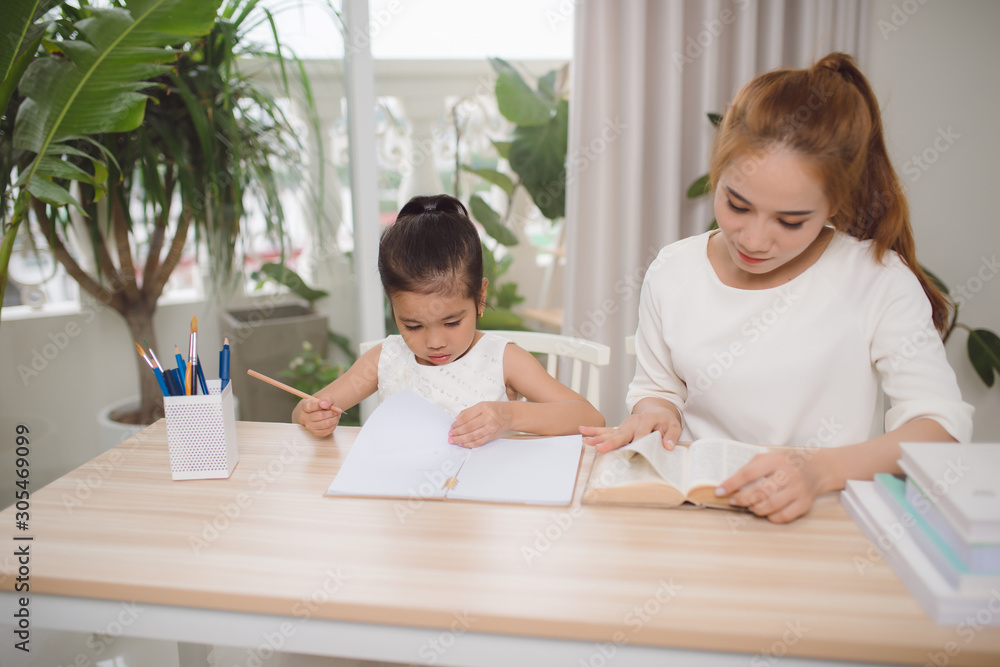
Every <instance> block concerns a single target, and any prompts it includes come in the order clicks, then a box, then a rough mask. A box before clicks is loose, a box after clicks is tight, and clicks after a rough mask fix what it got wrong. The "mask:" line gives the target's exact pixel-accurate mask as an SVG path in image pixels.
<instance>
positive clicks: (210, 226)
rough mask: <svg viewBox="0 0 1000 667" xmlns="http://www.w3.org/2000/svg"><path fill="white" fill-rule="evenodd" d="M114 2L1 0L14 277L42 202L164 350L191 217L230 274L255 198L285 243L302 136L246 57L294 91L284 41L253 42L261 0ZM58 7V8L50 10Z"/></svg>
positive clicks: (75, 269)
mask: <svg viewBox="0 0 1000 667" xmlns="http://www.w3.org/2000/svg"><path fill="white" fill-rule="evenodd" d="M108 4H110V6H106V7H95V6H92V5H91V4H90V2H89V1H88V0H67V1H63V2H57V0H4V2H3V7H2V8H0V20H2V22H3V25H4V28H5V31H7V32H8V33H9V35H10V37H11V39H10V40H9V43H6V44H4V45H3V46H2V47H0V72H2V73H3V75H4V79H3V82H2V83H0V102H4V103H5V106H4V108H3V110H2V111H0V186H2V188H0V213H2V215H3V222H4V242H3V244H2V245H0V285H3V284H4V283H5V282H6V274H7V261H8V259H9V251H10V244H11V243H12V242H13V238H14V235H15V234H16V233H17V229H18V227H19V226H20V225H21V223H22V222H26V221H29V218H28V216H27V212H28V211H29V210H30V211H31V212H32V213H33V216H32V218H33V220H32V221H31V222H30V224H32V225H38V227H39V232H40V234H39V235H40V236H42V237H44V238H45V239H46V240H47V241H48V243H49V245H50V247H51V249H52V251H53V253H54V254H55V257H56V259H57V260H58V261H59V262H60V263H61V264H63V266H64V267H65V268H66V271H67V273H68V274H69V275H70V276H71V277H72V278H73V279H74V280H76V281H77V283H78V284H79V285H80V287H81V291H84V292H87V293H88V294H90V295H91V296H93V297H95V298H97V299H98V300H100V301H101V302H103V303H105V304H107V305H108V306H109V307H110V308H112V309H114V310H115V311H117V312H118V313H119V314H121V315H122V316H123V317H124V318H125V319H126V321H127V322H128V325H129V327H130V331H131V333H132V337H133V338H136V339H139V340H141V339H143V338H148V339H149V340H150V341H151V345H153V346H155V334H154V332H153V329H152V316H153V313H154V311H155V308H156V303H157V301H158V299H159V297H160V295H161V294H162V291H163V288H164V286H165V285H166V283H167V281H168V279H169V278H170V275H171V273H172V272H173V270H174V269H175V268H176V267H177V265H178V263H179V261H180V258H181V255H182V251H183V249H184V246H185V243H186V241H187V239H188V236H189V232H190V231H191V230H192V229H193V231H194V237H195V241H196V243H197V244H198V245H199V246H200V247H202V248H206V249H207V251H208V255H209V261H208V262H207V263H206V264H207V268H208V269H209V270H210V271H211V273H212V276H213V277H214V278H215V279H216V281H217V283H218V284H224V283H227V282H228V281H229V280H231V278H232V277H233V275H234V274H235V273H238V272H239V271H240V270H241V269H242V250H243V246H242V244H241V243H240V241H241V237H242V236H241V235H242V232H243V228H244V212H245V210H246V207H247V205H248V204H249V202H250V200H251V199H252V200H254V205H253V208H254V209H255V210H257V211H261V212H262V214H263V217H264V220H265V225H266V232H267V234H268V235H269V237H270V239H271V240H272V242H274V243H275V244H276V245H278V246H279V247H280V249H281V251H282V252H283V251H284V247H285V239H286V234H285V231H284V216H283V214H282V211H281V202H280V199H279V187H280V185H281V184H283V183H286V182H287V181H288V180H289V176H288V175H287V174H285V173H283V172H282V171H281V169H282V168H285V167H283V165H296V164H298V163H299V162H300V160H299V159H298V151H299V150H300V149H301V144H300V143H299V140H298V137H297V135H296V133H295V131H294V130H293V129H292V127H291V125H290V123H289V122H288V119H287V118H286V117H285V115H284V112H283V110H282V108H281V107H280V106H279V105H278V103H277V101H276V99H275V97H273V96H272V95H271V93H270V92H268V90H267V89H266V88H264V87H263V86H262V85H261V84H260V83H257V81H256V80H254V78H252V77H251V76H250V75H248V74H246V73H245V72H244V71H242V69H241V67H238V66H237V63H238V61H240V60H241V59H246V58H248V57H249V58H253V60H254V61H255V62H257V63H261V62H264V63H273V64H275V65H276V66H277V67H278V68H280V78H279V83H281V84H283V85H284V90H282V91H281V94H282V96H289V97H291V96H292V95H291V92H290V91H289V89H288V78H287V74H286V71H285V58H284V56H283V55H282V53H283V47H282V45H281V44H280V43H276V46H275V48H274V50H273V51H267V50H266V49H263V48H261V47H260V46H257V45H256V44H254V43H251V42H249V41H248V40H246V39H245V37H246V33H247V31H249V30H250V29H251V28H252V27H254V26H255V25H258V24H261V23H264V22H268V23H270V24H271V25H272V29H273V21H272V18H271V16H270V13H269V12H268V11H267V10H266V9H264V8H263V6H262V5H261V4H260V3H259V0H226V2H225V5H224V6H222V7H221V9H220V5H222V0H110V1H109V3H108ZM55 5H58V11H59V15H57V16H56V18H55V20H51V19H50V17H49V16H45V15H44V14H45V10H46V9H48V8H50V7H53V6H55ZM43 33H44V37H43ZM26 61H27V62H26ZM296 62H297V61H296ZM302 86H303V88H304V90H305V98H306V100H307V101H308V100H311V95H310V93H309V89H308V82H307V81H303V82H302ZM320 162H322V160H320ZM74 184H75V186H77V187H72V186H74ZM77 193H78V194H77ZM105 193H106V194H105ZM105 196H106V197H107V200H108V205H107V206H106V207H104V211H105V212H102V213H99V209H98V206H97V202H98V201H99V200H101V199H102V198H103V197H105ZM11 204H13V205H11ZM68 207H75V208H77V209H78V210H80V211H82V212H83V214H84V223H85V226H86V234H87V236H88V237H89V241H90V245H91V246H92V248H93V255H92V257H91V258H90V261H89V262H82V261H80V260H81V259H82V258H79V257H76V256H74V255H73V253H72V252H71V251H70V249H69V248H68V247H67V245H66V243H65V241H64V235H65V230H66V226H67V224H68V220H69V216H68V211H67V209H68ZM135 211H142V215H141V216H137V217H136V218H135V219H134V218H133V214H134V212H135ZM137 233H138V234H137ZM137 251H138V252H143V253H145V255H146V256H145V257H142V256H133V254H134V253H135V252H137ZM115 254H116V255H117V257H115V256H113V255H115ZM86 264H89V265H91V266H94V267H95V268H94V270H92V271H87V270H85V269H84V268H83V266H84V265H86ZM139 370H140V371H142V370H144V369H139ZM151 377H152V376H150V375H149V374H148V373H141V374H140V386H141V390H142V413H143V416H142V417H140V419H143V420H148V419H149V418H150V417H151V416H152V414H153V408H154V407H155V403H156V402H157V399H158V392H157V388H156V385H155V381H153V380H150V378H151ZM147 423H148V422H147Z"/></svg>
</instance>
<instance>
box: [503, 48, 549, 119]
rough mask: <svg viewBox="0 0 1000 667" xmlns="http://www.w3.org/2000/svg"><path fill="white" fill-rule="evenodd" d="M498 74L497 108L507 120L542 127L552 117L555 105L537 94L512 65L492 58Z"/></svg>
mask: <svg viewBox="0 0 1000 667" xmlns="http://www.w3.org/2000/svg"><path fill="white" fill-rule="evenodd" d="M490 65H492V66H493V69H494V70H496V73H497V83H496V87H495V89H494V90H495V92H496V96H497V107H498V108H499V109H500V113H502V114H503V115H504V117H505V118H507V120H509V121H511V122H512V123H516V124H518V125H525V126H528V125H542V124H543V123H545V122H546V121H548V120H549V118H550V117H551V116H552V114H553V112H554V108H553V105H552V104H551V103H549V102H548V101H546V100H545V98H544V97H542V95H540V94H539V93H537V92H536V91H535V90H534V89H533V88H532V87H531V86H529V85H528V83H527V82H526V81H525V80H524V79H523V78H522V77H521V74H520V73H519V72H518V71H517V70H516V69H514V68H513V67H512V66H511V64H510V63H508V62H507V61H506V60H503V59H501V58H490Z"/></svg>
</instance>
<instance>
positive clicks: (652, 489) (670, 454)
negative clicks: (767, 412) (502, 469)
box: [583, 431, 767, 509]
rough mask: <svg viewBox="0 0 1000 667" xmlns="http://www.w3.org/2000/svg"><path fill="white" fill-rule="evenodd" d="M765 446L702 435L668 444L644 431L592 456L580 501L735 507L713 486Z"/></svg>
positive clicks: (655, 434)
mask: <svg viewBox="0 0 1000 667" xmlns="http://www.w3.org/2000/svg"><path fill="white" fill-rule="evenodd" d="M766 451H767V448H766V447H758V446H757V445H747V444H744V443H742V442H736V441H735V440H723V439H707V438H706V439H702V440H695V441H694V442H692V443H691V444H690V445H688V446H684V445H678V446H676V447H674V448H673V449H672V450H667V449H664V448H663V444H662V436H661V435H660V433H659V432H657V431H654V432H653V433H650V434H649V435H647V436H645V437H642V438H639V439H638V440H636V441H634V442H631V443H629V444H628V445H625V446H624V447H622V448H620V449H615V450H612V451H610V452H605V453H604V454H601V455H600V456H598V457H597V459H596V460H595V461H594V467H593V469H592V470H591V472H590V480H589V481H588V482H587V489H586V491H585V492H584V494H583V502H585V503H593V504H602V505H642V506H647V507H677V506H679V505H682V504H684V503H685V502H687V503H692V504H694V505H699V506H705V507H721V508H725V509H737V508H735V507H732V506H730V505H729V501H728V500H727V498H725V497H722V498H720V497H717V496H716V495H715V489H716V487H717V486H719V484H720V483H722V482H724V481H725V480H726V479H727V478H729V477H731V476H732V475H733V474H734V473H735V472H736V471H737V470H739V469H740V468H742V467H743V466H744V465H746V464H747V463H749V462H750V459H752V458H753V457H754V456H756V455H757V454H760V453H763V452H766Z"/></svg>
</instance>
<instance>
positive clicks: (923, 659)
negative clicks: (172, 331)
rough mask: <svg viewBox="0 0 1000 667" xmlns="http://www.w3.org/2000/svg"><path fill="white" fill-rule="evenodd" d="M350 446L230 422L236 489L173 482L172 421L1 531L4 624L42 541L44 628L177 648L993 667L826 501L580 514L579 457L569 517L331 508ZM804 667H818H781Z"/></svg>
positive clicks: (982, 648)
mask: <svg viewBox="0 0 1000 667" xmlns="http://www.w3.org/2000/svg"><path fill="white" fill-rule="evenodd" d="M355 435H356V429H351V428H340V429H338V430H337V432H336V433H335V435H334V436H333V437H332V438H326V439H316V438H313V437H312V436H310V435H308V434H306V433H305V431H304V430H302V429H300V428H299V427H298V426H293V425H288V424H263V423H246V422H241V423H239V424H238V440H239V448H240V462H239V465H238V466H237V468H236V470H235V472H234V473H233V476H232V477H231V478H230V479H228V480H200V481H185V482H173V481H171V479H170V472H169V462H168V455H167V447H166V429H165V424H164V422H163V421H162V420H161V421H160V422H158V423H156V424H154V425H153V426H151V427H149V428H148V429H146V430H145V431H143V432H142V433H140V434H139V435H138V436H136V437H133V438H131V439H129V440H126V441H125V442H123V443H122V444H121V445H119V446H118V447H116V448H114V449H112V450H110V451H109V452H107V453H105V454H103V455H101V456H100V457H98V458H96V459H94V460H93V461H91V462H90V463H88V464H86V465H83V466H81V467H80V468H78V469H77V470H74V471H73V472H71V473H70V474H68V475H66V476H65V477H63V478H61V479H59V480H57V481H55V482H53V483H52V484H50V485H49V486H47V487H45V488H44V489H41V490H35V493H33V494H32V496H31V510H30V513H31V517H30V530H28V531H25V532H21V531H18V530H15V527H14V526H15V516H14V512H15V508H14V507H10V508H8V509H7V510H5V511H4V512H2V513H0V539H4V540H6V544H7V545H8V547H5V548H4V549H3V551H2V553H4V554H7V555H5V556H2V557H0V577H2V580H0V590H2V591H3V593H2V597H3V605H4V606H3V609H4V610H5V613H4V615H3V617H2V618H0V624H6V625H8V626H9V625H10V624H11V622H12V617H11V614H9V613H7V611H6V610H10V609H13V608H14V602H15V600H16V597H17V596H16V595H15V594H14V593H12V592H11V591H13V589H14V586H15V583H16V576H17V571H18V564H17V562H16V559H15V558H14V557H13V556H12V555H10V554H12V553H13V551H14V549H13V548H11V547H10V546H9V545H19V544H20V545H23V544H30V593H31V601H30V609H31V623H32V625H33V627H48V628H55V629H65V630H75V631H83V632H104V633H107V632H108V630H109V628H111V629H114V630H115V631H116V632H117V633H118V634H122V633H127V634H132V635H135V636H143V637H154V638H171V639H175V640H179V641H181V642H185V644H183V646H188V644H186V643H187V642H193V643H198V644H213V643H217V644H222V645H233V646H246V647H250V649H251V650H256V651H258V655H262V654H263V653H265V652H268V651H273V650H282V651H291V652H302V653H315V654H325V655H341V656H343V657H355V658H358V657H360V658H368V659H378V660H391V661H398V662H404V663H429V662H433V663H434V664H441V665H468V664H476V665H504V666H507V665H529V664H542V665H563V664H564V665H574V666H576V665H593V666H594V667H599V666H600V665H604V664H607V663H608V659H609V658H611V657H613V658H615V662H614V663H612V664H619V665H662V664H664V659H665V658H667V657H674V658H677V659H678V662H676V663H675V664H685V665H696V664H712V665H716V664H733V665H736V664H740V665H746V664H747V661H748V657H749V660H750V664H751V665H772V664H775V659H776V658H778V657H781V656H798V657H800V658H823V659H826V660H831V661H873V662H905V663H914V664H926V663H931V664H933V658H932V656H938V655H940V656H944V657H945V658H946V660H947V664H949V665H998V664H1000V628H986V629H983V630H980V631H977V632H972V633H966V634H970V635H971V636H968V637H966V636H965V635H963V634H959V633H958V630H957V629H956V628H951V627H938V626H934V625H933V624H932V623H931V622H930V621H929V620H928V618H927V616H925V614H924V612H923V611H922V610H921V608H920V607H919V606H918V605H917V603H916V602H915V601H914V599H913V598H912V597H911V596H910V595H909V594H908V593H907V591H906V589H905V588H904V587H903V585H902V584H901V583H900V581H899V580H898V579H897V578H896V576H895V575H894V574H893V572H892V571H891V570H890V569H889V567H888V566H887V565H885V563H884V562H883V561H882V560H881V559H880V558H878V557H877V554H876V556H875V558H874V559H873V558H872V554H873V553H874V552H873V551H871V550H870V545H869V543H868V542H867V540H866V539H865V538H864V537H863V535H862V534H861V532H860V531H859V530H858V529H857V528H856V527H855V525H854V524H853V523H852V522H851V520H850V519H849V518H848V517H847V515H846V514H845V512H844V511H843V510H842V509H841V507H840V505H839V503H838V499H837V497H836V496H835V495H830V496H826V497H823V498H821V499H820V501H819V502H818V503H817V505H816V507H815V508H814V509H813V511H812V512H811V513H810V514H809V515H808V516H807V517H805V518H803V519H801V520H799V521H797V522H795V523H793V524H791V525H786V526H776V525H772V524H770V523H768V522H767V521H764V520H760V519H757V518H754V517H750V516H748V515H742V514H736V513H730V512H724V511H714V510H694V511H681V510H653V509H623V508H609V507H593V506H581V505H580V504H579V497H580V494H581V492H582V489H583V481H584V480H585V479H586V475H587V473H588V472H589V466H590V462H591V458H590V457H591V453H590V452H588V454H587V455H585V459H584V463H583V465H582V467H581V473H580V475H581V477H580V481H578V484H577V492H576V500H575V502H574V504H573V505H572V506H571V507H564V508H546V507H520V506H510V505H494V504H485V503H468V502H448V501H445V502H440V501H420V500H413V501H402V500H385V499H352V498H330V497H324V495H323V492H324V490H325V489H326V487H327V485H328V484H329V483H330V481H331V480H332V479H333V477H334V475H335V474H336V472H337V470H338V467H339V466H340V463H341V462H342V461H343V459H344V456H345V455H346V453H347V451H348V449H349V448H350V446H351V444H352V442H353V440H354V437H355ZM6 491H7V490H6V489H5V490H4V492H6ZM25 536H32V537H33V538H34V539H33V540H32V541H30V542H25V541H20V542H15V541H13V538H14V537H25ZM859 563H866V566H865V567H860V566H859ZM3 636H4V637H5V639H4V641H12V640H11V639H10V636H11V635H10V634H9V628H6V629H5V630H4V633H3ZM952 648H957V652H954V651H952V650H951V649H952ZM946 651H947V652H946ZM948 652H951V653H952V655H948ZM741 654H742V655H741ZM797 663H798V664H813V665H815V664H816V663H812V662H808V663H805V662H803V661H801V660H800V661H796V660H794V659H793V660H791V661H789V658H788V657H785V658H784V659H783V661H782V662H781V664H782V665H787V664H797Z"/></svg>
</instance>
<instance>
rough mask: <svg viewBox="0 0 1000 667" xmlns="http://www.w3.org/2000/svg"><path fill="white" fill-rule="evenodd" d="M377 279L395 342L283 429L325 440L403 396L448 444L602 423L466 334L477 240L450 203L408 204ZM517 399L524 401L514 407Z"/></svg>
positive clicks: (504, 344) (524, 361)
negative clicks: (375, 406) (433, 412)
mask: <svg viewBox="0 0 1000 667" xmlns="http://www.w3.org/2000/svg"><path fill="white" fill-rule="evenodd" d="M378 269H379V275H380V276H381V278H382V286H383V288H384V289H385V293H386V296H388V298H389V303H390V305H391V307H392V316H393V318H394V319H395V321H396V325H397V326H398V327H399V331H400V335H398V336H389V337H388V338H386V339H385V340H384V341H383V342H382V343H380V344H379V345H376V346H375V347H373V348H372V349H370V350H368V351H367V352H365V353H364V354H363V355H362V356H361V358H359V359H358V360H357V362H355V364H354V365H353V366H351V368H350V369H349V370H348V371H347V372H346V373H344V375H342V376H341V377H339V378H337V379H336V380H334V381H333V382H332V383H330V384H329V385H328V386H327V387H325V388H324V389H321V390H320V391H319V392H317V393H316V395H315V397H313V398H308V399H303V400H302V401H300V402H299V404H298V405H297V406H296V407H295V410H294V411H293V412H292V421H293V422H296V423H299V424H302V425H303V426H305V427H306V428H307V429H308V430H309V431H310V432H312V433H314V434H315V435H319V436H325V435H329V434H330V433H332V432H333V429H334V428H335V427H336V426H337V422H338V420H339V418H340V413H339V412H336V411H334V410H331V407H336V408H339V409H342V410H343V409H347V408H349V407H351V406H353V405H355V404H356V403H358V402H359V401H361V400H362V399H364V398H367V397H368V396H370V395H371V394H373V393H374V392H375V391H376V390H377V391H378V396H379V400H380V401H384V400H385V399H386V398H388V397H389V396H391V395H393V394H394V393H396V392H398V391H400V390H401V389H410V390H411V391H413V392H415V393H417V394H418V395H420V396H422V397H423V398H426V399H427V400H429V401H430V402H431V403H434V404H435V405H437V406H439V407H441V408H443V409H444V410H446V411H448V412H450V413H451V414H452V415H456V417H455V422H454V423H453V424H452V426H451V431H450V432H449V442H451V443H453V444H456V445H462V446H464V447H479V446H480V445H483V444H485V443H486V442H488V441H490V440H492V439H493V438H495V437H497V436H498V435H500V434H501V433H503V432H505V431H511V430H513V431H524V432H527V433H535V434H538V435H567V434H571V433H576V432H578V428H579V427H580V425H589V426H603V425H604V417H602V416H601V413H600V412H598V411H597V409H595V408H594V407H593V406H592V405H591V404H590V403H589V402H588V401H587V400H586V399H585V398H584V397H583V396H581V395H580V394H578V393H576V392H575V391H572V390H571V389H569V388H568V387H565V386H564V385H562V384H560V383H559V382H558V381H557V380H555V379H554V378H552V377H551V376H550V375H549V374H548V373H547V372H546V371H545V369H544V368H543V367H542V365H541V364H540V363H538V360H537V359H535V357H533V356H532V355H531V354H530V353H528V352H527V351H525V350H524V349H522V348H520V347H518V346H517V345H515V344H513V343H511V342H510V341H508V340H506V339H505V338H501V337H500V336H497V335H494V334H490V333H484V332H482V331H477V330H476V321H477V318H478V317H479V316H481V315H482V314H483V309H484V308H485V303H486V285H487V279H486V278H484V277H483V255H482V245H481V242H480V239H479V234H478V232H477V231H476V228H475V226H474V225H473V224H472V222H471V221H470V220H469V217H468V212H467V211H466V209H465V206H464V205H463V204H462V203H461V202H460V201H458V200H457V199H455V198H453V197H449V196H447V195H437V196H433V197H414V198H413V199H411V200H410V201H409V202H407V204H406V206H404V207H403V209H402V210H401V211H400V212H399V215H398V217H397V218H396V222H395V224H393V225H392V226H391V227H389V228H387V229H386V230H385V232H384V233H383V234H382V239H381V242H380V243H379V255H378ZM519 396H524V397H525V398H527V399H528V401H527V402H525V401H518V400H516V399H517V398H518V397H519Z"/></svg>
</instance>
